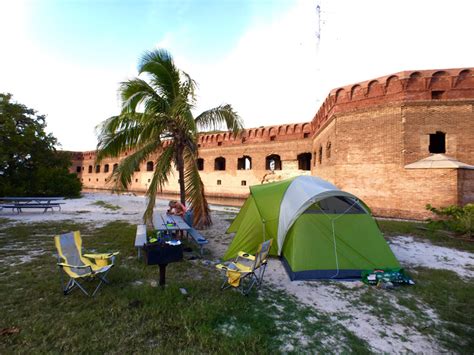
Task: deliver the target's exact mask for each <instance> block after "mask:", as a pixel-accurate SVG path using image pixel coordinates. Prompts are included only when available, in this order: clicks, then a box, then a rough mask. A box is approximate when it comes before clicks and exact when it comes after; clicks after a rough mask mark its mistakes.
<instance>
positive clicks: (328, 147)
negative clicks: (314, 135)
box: [326, 142, 331, 159]
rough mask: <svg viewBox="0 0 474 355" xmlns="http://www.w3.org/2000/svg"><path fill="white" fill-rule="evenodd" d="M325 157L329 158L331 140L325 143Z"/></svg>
mask: <svg viewBox="0 0 474 355" xmlns="http://www.w3.org/2000/svg"><path fill="white" fill-rule="evenodd" d="M326 158H328V159H329V158H331V142H327V143H326Z"/></svg>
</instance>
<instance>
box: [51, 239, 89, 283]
mask: <svg viewBox="0 0 474 355" xmlns="http://www.w3.org/2000/svg"><path fill="white" fill-rule="evenodd" d="M54 243H55V244H56V249H57V250H58V254H59V256H60V257H61V258H62V259H63V260H64V262H65V263H66V264H69V265H75V266H85V265H88V263H85V262H84V259H83V257H82V238H81V233H80V232H79V231H75V232H70V233H66V234H60V235H56V236H55V237H54ZM63 269H64V271H66V273H67V274H69V275H70V276H73V277H77V276H80V275H84V274H88V273H89V272H90V269H88V268H70V267H64V268H63Z"/></svg>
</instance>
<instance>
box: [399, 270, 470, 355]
mask: <svg viewBox="0 0 474 355" xmlns="http://www.w3.org/2000/svg"><path fill="white" fill-rule="evenodd" d="M415 270H416V272H417V275H416V280H417V284H416V285H415V286H414V287H408V288H406V290H407V293H408V294H410V295H413V296H414V297H416V298H417V299H419V300H421V302H423V303H424V304H426V305H428V306H429V307H431V308H432V309H434V310H435V312H436V313H437V314H438V316H439V318H440V321H441V323H442V326H441V327H440V326H438V327H435V328H433V329H430V331H431V332H433V333H435V334H436V335H437V337H438V338H439V340H440V341H441V342H442V343H443V344H444V345H445V346H446V347H448V348H449V349H451V350H453V351H455V352H459V353H471V352H472V349H474V318H473V314H472V310H473V309H474V297H473V295H474V283H473V282H472V281H466V280H463V279H461V278H460V277H459V276H458V275H457V274H456V273H454V272H452V271H448V270H433V269H427V268H421V267H420V268H416V269H415ZM453 335H454V336H453Z"/></svg>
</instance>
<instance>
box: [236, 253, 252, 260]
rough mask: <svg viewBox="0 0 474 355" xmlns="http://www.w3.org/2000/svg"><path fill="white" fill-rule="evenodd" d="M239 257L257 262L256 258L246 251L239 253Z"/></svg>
mask: <svg viewBox="0 0 474 355" xmlns="http://www.w3.org/2000/svg"><path fill="white" fill-rule="evenodd" d="M237 257H238V258H244V259H248V260H255V256H253V255H252V254H249V253H246V252H244V251H239V253H238V254H237Z"/></svg>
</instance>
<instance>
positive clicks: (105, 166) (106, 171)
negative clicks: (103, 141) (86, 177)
mask: <svg viewBox="0 0 474 355" xmlns="http://www.w3.org/2000/svg"><path fill="white" fill-rule="evenodd" d="M108 172H109V164H105V165H104V173H108Z"/></svg>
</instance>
